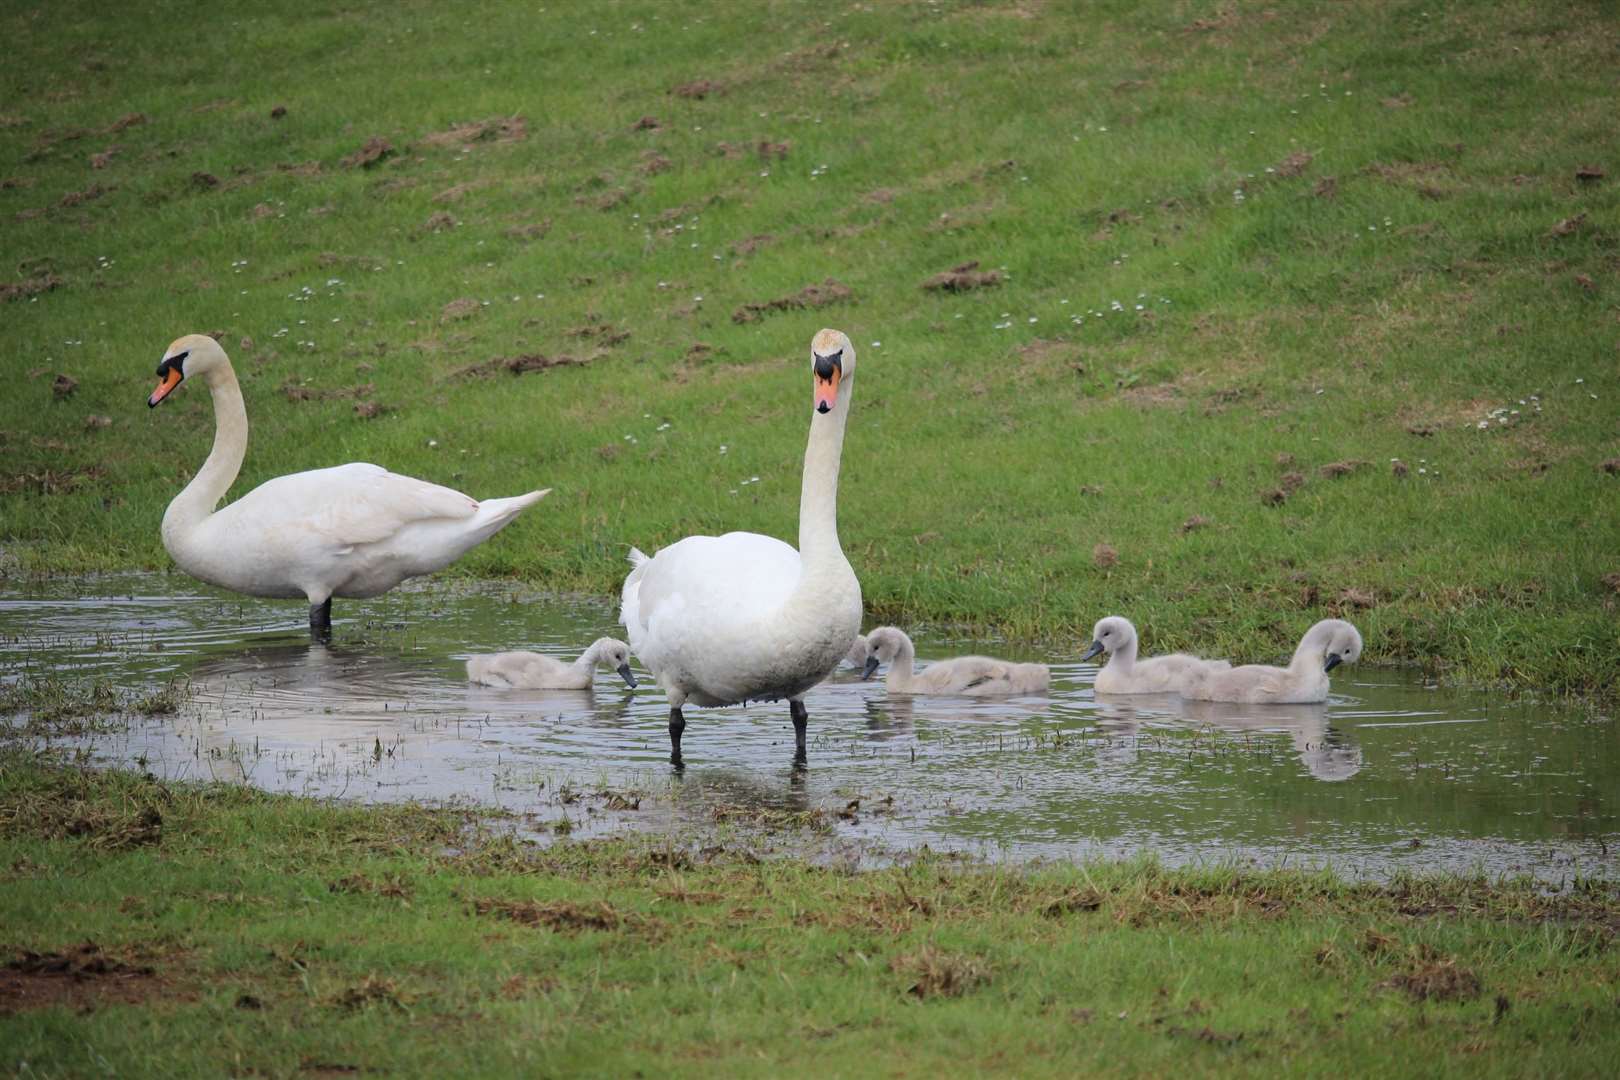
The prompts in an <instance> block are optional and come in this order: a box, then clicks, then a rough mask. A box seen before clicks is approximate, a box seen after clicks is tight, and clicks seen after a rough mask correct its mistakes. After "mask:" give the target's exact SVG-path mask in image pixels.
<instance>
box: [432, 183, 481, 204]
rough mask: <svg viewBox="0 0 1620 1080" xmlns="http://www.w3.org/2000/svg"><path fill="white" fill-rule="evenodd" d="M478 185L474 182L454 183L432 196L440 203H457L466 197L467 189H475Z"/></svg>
mask: <svg viewBox="0 0 1620 1080" xmlns="http://www.w3.org/2000/svg"><path fill="white" fill-rule="evenodd" d="M478 187H479V185H478V184H475V183H465V184H456V185H455V186H453V187H447V188H445V189H444V190H443V191H441V192H439V193H438V194H437V195H435V196H433V201H434V202H436V203H440V204H449V203H458V202H460V201H461V200H462V199H464V198H465V197H466V195H467V193H468V192H469V191H476V190H477V189H478Z"/></svg>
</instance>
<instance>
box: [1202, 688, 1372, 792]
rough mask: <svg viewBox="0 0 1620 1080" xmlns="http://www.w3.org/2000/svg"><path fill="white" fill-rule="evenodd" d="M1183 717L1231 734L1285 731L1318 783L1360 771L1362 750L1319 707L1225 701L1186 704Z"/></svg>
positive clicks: (1315, 705) (1339, 778)
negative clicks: (1252, 704)
mask: <svg viewBox="0 0 1620 1080" xmlns="http://www.w3.org/2000/svg"><path fill="white" fill-rule="evenodd" d="M1181 707H1182V716H1184V717H1185V718H1186V719H1187V720H1188V721H1190V722H1192V723H1195V724H1203V725H1207V726H1209V727H1213V728H1220V729H1221V730H1223V731H1232V732H1249V731H1257V732H1286V733H1287V734H1288V737H1289V738H1290V739H1291V740H1292V741H1293V744H1294V752H1295V753H1297V754H1298V755H1299V760H1300V762H1301V763H1302V764H1304V766H1305V767H1306V768H1307V769H1309V770H1310V773H1311V775H1312V776H1314V777H1316V778H1317V779H1318V780H1327V781H1339V780H1348V779H1350V778H1351V777H1352V776H1354V775H1356V773H1358V772H1360V771H1361V765H1362V758H1361V747H1360V746H1358V745H1357V744H1356V743H1355V741H1354V740H1353V739H1351V738H1350V736H1349V734H1348V733H1346V732H1344V731H1340V730H1336V729H1334V728H1333V727H1332V726H1331V724H1330V723H1329V718H1328V707H1327V706H1326V705H1320V704H1300V705H1265V706H1263V707H1259V708H1256V707H1254V706H1251V705H1239V704H1233V703H1230V702H1224V701H1183V702H1182V703H1181Z"/></svg>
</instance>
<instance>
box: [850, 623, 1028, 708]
mask: <svg viewBox="0 0 1620 1080" xmlns="http://www.w3.org/2000/svg"><path fill="white" fill-rule="evenodd" d="M866 652H867V656H866V671H865V675H866V677H867V678H871V676H872V673H873V672H875V671H876V670H877V669H878V666H879V665H880V664H887V665H889V674H888V676H887V677H886V678H885V679H884V685H885V686H887V687H888V688H889V689H890V690H891V691H893V692H895V693H898V694H962V695H966V696H968V697H1011V696H1014V695H1017V694H1043V693H1045V692H1046V688H1047V685H1048V684H1049V683H1050V682H1051V678H1052V673H1051V670H1050V669H1049V668H1047V666H1046V665H1045V664H1015V663H1012V662H1010V661H1007V660H994V659H991V658H990V657H988V656H958V657H956V658H955V659H953V660H936V661H934V662H933V663H931V664H929V665H928V666H927V667H926V668H924V669H923V670H922V672H921V673H920V674H919V673H918V672H917V671H916V670H915V668H914V664H915V661H916V658H917V652H916V649H915V648H914V647H913V645H912V644H911V639H910V638H909V637H907V636H906V635H905V633H904V632H903V631H901V630H897V629H895V628H894V627H892V626H883V627H879V628H878V629H876V630H873V631H872V632H871V633H870V634H867V635H866Z"/></svg>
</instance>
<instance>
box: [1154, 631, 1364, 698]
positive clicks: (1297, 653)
mask: <svg viewBox="0 0 1620 1080" xmlns="http://www.w3.org/2000/svg"><path fill="white" fill-rule="evenodd" d="M1360 658H1361V632H1360V631H1358V630H1357V629H1356V628H1355V627H1354V626H1351V625H1350V624H1349V623H1347V622H1345V621H1344V620H1343V619H1323V620H1322V621H1321V622H1319V623H1317V624H1316V625H1315V626H1313V627H1311V628H1310V629H1309V630H1307V631H1305V636H1304V638H1302V639H1301V640H1300V643H1299V648H1297V649H1295V650H1294V658H1293V660H1291V661H1290V662H1289V664H1288V666H1287V667H1285V668H1279V667H1271V666H1269V665H1267V664H1245V665H1244V666H1243V667H1235V668H1232V669H1230V670H1228V671H1201V672H1198V673H1196V674H1194V675H1191V676H1189V677H1188V678H1187V680H1186V681H1185V683H1184V684H1183V686H1182V688H1181V696H1182V697H1184V698H1189V699H1191V700H1194V701H1238V702H1243V703H1246V704H1249V705H1267V704H1271V705H1283V704H1293V703H1309V702H1313V701H1326V700H1327V696H1328V672H1330V671H1332V670H1333V669H1334V668H1336V667H1338V666H1339V665H1340V664H1353V663H1355V662H1356V661H1357V660H1359V659H1360Z"/></svg>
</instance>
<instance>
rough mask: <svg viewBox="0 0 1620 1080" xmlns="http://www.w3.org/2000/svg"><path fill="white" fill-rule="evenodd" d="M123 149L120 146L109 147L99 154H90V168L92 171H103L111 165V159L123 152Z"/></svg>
mask: <svg viewBox="0 0 1620 1080" xmlns="http://www.w3.org/2000/svg"><path fill="white" fill-rule="evenodd" d="M123 149H124V148H123V147H122V146H109V147H107V149H105V150H103V151H102V152H101V153H99V154H91V155H90V167H91V168H92V169H105V168H106V167H107V166H108V165H111V164H112V159H113V158H115V157H117V156H118V155H119V154H120V153H121V152H123Z"/></svg>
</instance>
